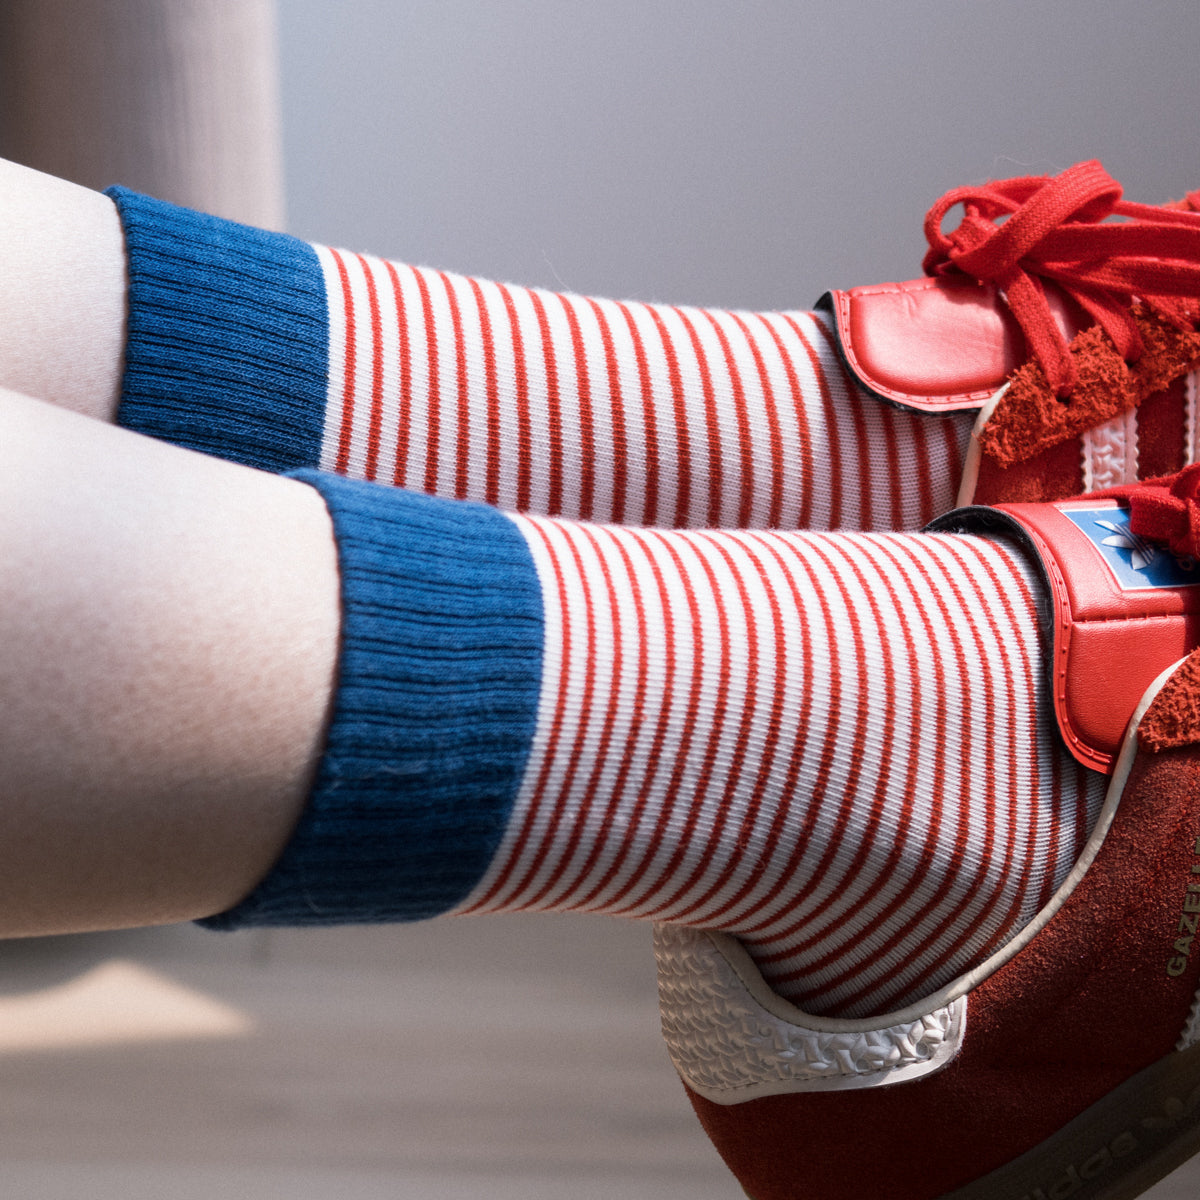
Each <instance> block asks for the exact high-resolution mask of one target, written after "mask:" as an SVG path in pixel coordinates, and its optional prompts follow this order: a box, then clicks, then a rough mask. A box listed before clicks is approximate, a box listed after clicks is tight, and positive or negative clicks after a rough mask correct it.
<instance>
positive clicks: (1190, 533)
mask: <svg viewBox="0 0 1200 1200" xmlns="http://www.w3.org/2000/svg"><path fill="white" fill-rule="evenodd" d="M1093 495H1095V496H1102V497H1105V498H1111V499H1114V500H1124V501H1125V502H1126V503H1127V504H1128V505H1129V528H1130V529H1132V530H1133V532H1134V533H1136V534H1137V535H1138V536H1139V537H1144V538H1149V539H1150V540H1151V541H1155V542H1163V543H1165V544H1166V546H1167V549H1169V550H1170V551H1171V553H1172V554H1175V555H1177V556H1178V557H1180V558H1194V559H1196V560H1198V561H1200V463H1193V464H1192V465H1191V466H1190V467H1184V469H1183V470H1182V471H1179V472H1178V473H1177V474H1175V475H1166V476H1164V477H1163V478H1161V479H1146V480H1143V481H1142V482H1141V483H1131V484H1127V485H1126V486H1125V487H1115V488H1108V489H1107V490H1106V491H1102V492H1094V493H1093Z"/></svg>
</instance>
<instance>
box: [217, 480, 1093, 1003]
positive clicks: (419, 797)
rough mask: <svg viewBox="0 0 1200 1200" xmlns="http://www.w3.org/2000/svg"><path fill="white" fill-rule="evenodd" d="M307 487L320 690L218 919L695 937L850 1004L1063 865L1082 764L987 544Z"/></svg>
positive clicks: (964, 954)
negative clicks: (325, 643) (567, 916)
mask: <svg viewBox="0 0 1200 1200" xmlns="http://www.w3.org/2000/svg"><path fill="white" fill-rule="evenodd" d="M304 477H305V478H307V479H309V481H310V482H312V483H314V484H315V485H316V486H319V487H320V488H321V490H322V492H323V493H324V495H325V497H326V499H327V502H328V503H329V505H330V508H331V511H332V512H333V514H334V521H335V527H336V528H337V529H338V535H339V540H340V553H341V561H342V571H343V580H344V584H343V593H344V605H343V606H344V612H345V624H344V629H343V638H344V646H345V650H344V657H343V666H342V672H343V676H342V682H341V685H340V689H341V690H340V692H339V700H338V711H337V713H335V717H334V722H333V729H332V731H331V734H330V749H329V751H328V753H327V756H326V762H325V763H324V764H323V767H322V777H321V781H320V782H319V783H318V786H317V789H316V792H315V793H314V798H313V802H312V805H311V807H310V809H309V813H308V815H307V816H306V818H305V820H304V821H303V822H302V824H301V829H300V832H299V833H298V834H297V838H296V839H295V841H294V843H293V848H290V849H289V851H288V852H287V853H285V856H284V861H283V864H282V865H281V866H280V867H279V868H277V869H276V872H275V875H274V876H273V877H270V878H269V879H268V881H267V882H266V883H265V884H264V885H262V887H261V888H260V890H259V892H258V893H255V894H254V895H252V896H251V897H250V898H249V899H248V900H247V901H246V902H244V904H243V905H242V906H240V908H239V909H238V910H235V911H234V913H233V914H230V915H228V916H227V917H226V918H222V919H221V920H222V921H224V922H225V923H226V924H228V923H233V924H237V923H242V922H245V921H257V920H262V919H264V917H263V913H266V914H268V917H267V918H266V919H273V920H287V921H294V920H363V919H368V918H371V919H397V918H402V917H405V916H423V915H429V914H431V913H432V912H436V911H452V912H456V913H464V914H465V913H485V912H514V911H529V910H546V911H549V910H555V911H563V910H574V911H588V912H603V913H611V914H614V915H620V916H626V917H634V918H645V919H655V920H662V921H670V922H677V923H681V924H690V925H695V926H700V927H709V928H720V929H724V930H727V931H729V932H732V933H735V934H737V935H738V936H739V937H740V938H742V939H743V941H744V942H745V944H746V945H747V947H748V948H749V950H750V952H751V953H752V955H753V956H754V957H755V958H756V960H757V961H758V963H759V964H760V966H761V967H762V969H763V971H764V973H765V975H766V977H767V979H768V980H769V981H770V982H771V984H772V985H773V986H774V987H775V988H776V989H778V990H779V991H780V992H781V993H782V994H783V995H785V996H788V997H790V998H792V999H794V1000H796V1001H797V1002H798V1003H800V1004H801V1005H803V1006H805V1007H807V1008H809V1009H810V1010H812V1011H817V1012H835V1013H841V1014H848V1015H864V1014H868V1013H871V1012H878V1011H884V1010H887V1009H889V1008H894V1007H896V1006H897V1005H900V1004H903V1003H905V1002H906V1001H909V1000H913V999H916V998H919V997H921V996H923V995H926V994H928V993H929V992H931V991H932V990H934V989H935V988H936V987H937V986H939V985H940V984H942V983H944V982H946V981H948V980H949V979H951V978H953V977H954V976H956V975H957V974H959V973H960V972H962V971H963V970H965V969H967V968H968V967H969V966H971V965H972V964H974V963H976V962H978V961H979V960H980V959H981V958H982V957H984V956H986V955H987V954H989V953H991V952H993V951H994V950H996V949H997V948H999V947H1000V946H1001V945H1003V944H1004V943H1005V942H1006V941H1007V940H1008V939H1010V938H1011V937H1013V936H1014V935H1015V934H1016V933H1017V932H1018V931H1019V930H1020V929H1021V927H1022V926H1023V925H1024V924H1025V923H1026V922H1027V921H1028V920H1029V918H1030V917H1031V916H1032V915H1033V914H1034V913H1035V912H1036V911H1037V910H1038V909H1039V908H1041V907H1042V906H1043V905H1044V904H1045V902H1046V900H1047V899H1048V897H1049V895H1050V893H1051V891H1052V889H1053V888H1054V887H1055V886H1057V884H1058V883H1059V882H1060V881H1061V880H1062V879H1063V878H1064V876H1065V874H1066V873H1067V872H1068V871H1069V869H1070V867H1071V866H1072V865H1073V863H1074V862H1075V860H1076V858H1077V857H1078V854H1079V852H1080V849H1081V846H1082V843H1083V840H1084V839H1085V837H1086V835H1087V832H1088V830H1089V828H1090V825H1091V823H1092V821H1093V818H1094V815H1095V813H1096V811H1097V809H1098V806H1099V803H1100V800H1101V796H1102V791H1103V780H1102V779H1101V778H1100V777H1099V776H1096V775H1093V774H1090V773H1088V772H1085V771H1084V770H1083V769H1082V768H1080V767H1078V766H1076V764H1075V762H1074V760H1073V759H1072V758H1071V757H1070V756H1069V754H1068V753H1067V752H1066V750H1065V749H1064V747H1063V746H1062V744H1061V742H1060V741H1059V740H1058V737H1057V734H1056V732H1055V727H1054V723H1053V718H1052V716H1051V713H1050V705H1049V697H1048V695H1047V689H1046V684H1045V681H1044V680H1043V671H1042V669H1041V663H1042V649H1043V647H1042V634H1041V630H1040V627H1039V621H1038V615H1037V606H1036V602H1035V601H1036V594H1037V589H1038V588H1039V587H1040V586H1041V585H1040V583H1038V581H1037V580H1036V579H1035V577H1034V575H1033V572H1032V570H1031V568H1030V567H1029V566H1028V565H1027V564H1026V563H1025V561H1024V559H1023V558H1022V556H1021V555H1020V554H1019V553H1018V552H1016V551H1015V550H1013V549H1011V548H1009V547H1008V546H1007V545H1006V544H1005V543H1003V542H999V541H990V540H986V539H980V538H974V537H966V536H951V535H911V534H910V535H904V534H800V533H764V532H741V533H737V532H734V533H721V532H686V531H675V532H666V531H655V530H632V529H622V528H617V527H600V526H594V525H585V524H578V523H572V522H567V521H558V520H553V519H550V518H528V517H514V518H507V517H504V516H502V515H501V514H499V513H498V512H496V511H495V510H493V509H489V508H487V507H481V506H476V505H463V504H449V503H446V502H442V501H435V500H430V499H428V498H425V497H421V496H416V495H413V494H411V493H407V492H403V491H395V490H390V489H385V488H373V487H369V486H364V485H361V484H352V483H348V482H345V481H342V480H338V479H337V478H336V477H334V476H317V475H314V474H306V475H305V476H304ZM484 579H486V580H488V581H489V583H488V586H486V587H482V586H480V585H481V581H483V580H484ZM497 748H498V749H497ZM360 778H361V779H365V780H367V784H365V785H364V787H365V788H366V790H365V791H362V792H360V791H358V790H356V788H357V783H356V782H355V781H357V780H359V779H360ZM480 788H482V789H483V791H482V793H481V794H484V795H486V797H487V799H486V803H484V802H479V803H477V802H476V800H474V799H471V797H472V796H475V795H476V793H478V792H479V789H480ZM372 789H374V790H372ZM472 789H475V790H474V791H473V790H472ZM489 789H490V790H489ZM393 824H395V825H396V829H397V830H398V831H399V832H394V831H393V828H392V826H393ZM339 831H343V832H339ZM335 833H336V835H337V836H336V837H334V834H335ZM331 842H332V843H335V844H336V845H337V846H339V847H344V849H342V850H338V852H337V854H336V855H333V859H335V860H336V863H335V866H337V867H338V868H339V869H333V870H330V869H327V867H328V863H329V861H330V860H331V855H330V852H329V851H328V848H327V847H328V845H329V844H330V843H331ZM393 847H394V849H393ZM464 860H469V864H470V865H469V867H466V868H463V867H462V862H463V861H464ZM397 863H400V864H402V865H400V866H398V865H396V864H397ZM448 864H449V866H453V867H454V868H455V871H456V872H457V873H456V874H454V881H453V886H447V887H443V886H442V884H441V882H440V880H441V879H442V877H443V875H444V874H445V873H446V871H447V870H449V866H448ZM377 877H378V878H377ZM272 880H274V882H272ZM280 881H283V882H282V883H280ZM431 888H433V892H432V893H431V892H430V889H431ZM323 889H324V890H323ZM414 889H416V890H417V895H418V899H417V900H413V899H412V898H411V895H410V894H411V893H413V892H414ZM343 893H344V895H343ZM434 893H436V894H434Z"/></svg>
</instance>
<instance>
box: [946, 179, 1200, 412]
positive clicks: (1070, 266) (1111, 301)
mask: <svg viewBox="0 0 1200 1200" xmlns="http://www.w3.org/2000/svg"><path fill="white" fill-rule="evenodd" d="M959 204H961V205H962V207H963V210H964V213H963V218H962V221H961V223H960V224H959V226H958V228H957V229H955V230H954V231H953V232H952V233H949V234H946V233H943V231H942V222H943V221H944V220H945V217H946V215H947V213H949V211H950V210H951V209H952V208H954V207H955V205H959ZM1113 217H1116V218H1123V219H1121V220H1116V221H1114V220H1110V219H1109V218H1113ZM925 237H926V239H927V240H928V242H929V251H928V253H927V254H926V255H925V261H924V270H925V273H926V274H927V275H947V274H954V273H957V272H961V273H964V274H966V275H969V276H971V277H972V278H974V279H977V280H979V281H981V282H984V283H991V284H994V285H995V286H996V287H997V288H998V289H999V290H1000V292H1001V294H1002V295H1003V297H1004V299H1005V302H1006V303H1007V305H1008V307H1009V309H1010V310H1011V312H1012V314H1013V316H1014V317H1015V318H1016V320H1017V322H1018V323H1019V324H1020V326H1021V329H1022V331H1023V332H1024V334H1025V337H1026V340H1027V342H1028V346H1029V349H1030V352H1031V353H1032V355H1033V357H1034V358H1035V359H1036V361H1037V363H1038V364H1039V365H1040V366H1041V368H1042V371H1043V372H1044V374H1045V377H1046V382H1047V383H1048V384H1049V385H1050V387H1051V388H1052V389H1053V391H1054V392H1055V393H1056V394H1057V395H1058V396H1059V397H1060V398H1065V397H1067V396H1069V395H1070V394H1071V392H1072V390H1073V389H1074V387H1075V384H1076V380H1077V371H1076V365H1075V362H1074V360H1073V358H1072V356H1071V353H1070V349H1069V347H1068V344H1067V341H1066V339H1065V337H1064V336H1063V334H1062V331H1061V330H1060V329H1059V327H1058V325H1057V324H1056V323H1055V321H1054V318H1053V316H1052V315H1051V310H1050V306H1049V304H1048V303H1047V300H1046V294H1045V291H1044V286H1043V281H1050V282H1052V283H1053V284H1055V285H1056V286H1057V287H1058V288H1060V289H1061V290H1062V291H1063V292H1066V293H1067V294H1068V295H1069V296H1071V297H1072V298H1073V299H1074V300H1075V301H1076V302H1077V303H1078V304H1079V305H1080V306H1081V307H1082V308H1083V309H1084V310H1085V311H1086V312H1087V313H1088V314H1089V315H1090V316H1091V317H1092V318H1093V319H1094V321H1095V322H1096V324H1098V325H1099V326H1100V327H1101V328H1102V329H1103V330H1104V332H1105V333H1107V334H1108V336H1109V337H1110V338H1111V339H1112V341H1113V344H1114V345H1115V347H1116V349H1117V352H1118V353H1119V354H1120V355H1121V357H1122V358H1124V359H1125V361H1126V362H1129V363H1131V362H1136V361H1137V360H1138V359H1139V358H1140V357H1141V355H1142V352H1143V349H1144V346H1143V341H1142V336H1141V333H1140V332H1139V329H1138V326H1137V323H1136V321H1135V320H1134V316H1133V313H1132V311H1131V306H1132V304H1133V302H1134V301H1135V300H1141V301H1143V302H1144V303H1146V304H1148V305H1149V306H1150V307H1152V308H1153V309H1154V310H1156V311H1157V312H1159V313H1160V314H1161V315H1162V316H1164V317H1165V318H1166V319H1167V320H1169V321H1170V322H1171V323H1172V324H1174V325H1176V326H1178V327H1179V328H1181V329H1183V328H1187V329H1191V328H1192V327H1193V326H1194V323H1195V321H1196V318H1197V314H1198V311H1200V306H1198V303H1197V301H1198V299H1200V191H1197V192H1192V193H1189V195H1188V197H1187V199H1186V200H1185V201H1182V202H1180V203H1179V204H1178V205H1173V206H1168V207H1162V208H1159V207H1155V206H1153V205H1149V204H1132V203H1129V202H1128V201H1125V200H1122V199H1121V185H1120V184H1119V183H1117V181H1116V180H1115V179H1113V178H1112V176H1111V175H1109V174H1108V172H1107V171H1105V170H1104V168H1103V167H1102V166H1101V165H1100V163H1098V162H1095V161H1092V162H1084V163H1078V164H1077V165H1075V166H1073V167H1071V168H1069V169H1068V170H1066V171H1064V172H1063V173H1062V174H1061V175H1057V176H1053V177H1046V176H1028V177H1024V178H1018V179H1005V180H1000V181H998V182H996V183H989V184H985V185H984V186H982V187H962V188H955V189H954V190H953V191H950V192H947V193H946V194H945V195H944V196H943V197H942V198H941V199H940V200H939V201H938V202H937V203H936V204H935V205H934V206H933V207H932V208H931V209H930V210H929V212H928V213H927V214H926V217H925Z"/></svg>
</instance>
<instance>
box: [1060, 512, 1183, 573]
mask: <svg viewBox="0 0 1200 1200" xmlns="http://www.w3.org/2000/svg"><path fill="white" fill-rule="evenodd" d="M1059 511H1060V512H1061V513H1062V514H1063V516H1064V517H1067V518H1069V519H1070V520H1071V521H1073V522H1074V523H1075V525H1077V526H1078V527H1079V529H1081V530H1082V531H1083V533H1084V534H1085V535H1086V537H1087V539H1088V541H1090V542H1091V543H1092V545H1093V546H1095V547H1096V550H1097V552H1098V553H1099V555H1100V557H1101V558H1102V559H1104V565H1105V566H1106V567H1108V569H1109V571H1111V572H1112V575H1113V578H1114V579H1115V580H1116V581H1117V586H1118V587H1119V588H1121V589H1122V591H1127V592H1128V591H1135V590H1139V589H1143V588H1178V587H1193V586H1195V585H1196V584H1198V583H1200V564H1198V563H1197V562H1196V560H1195V559H1194V558H1176V557H1175V555H1174V554H1172V553H1171V552H1170V551H1169V550H1168V549H1167V548H1166V546H1163V545H1160V544H1159V543H1158V542H1150V541H1147V540H1146V539H1145V538H1142V537H1138V535H1137V534H1136V533H1134V532H1133V530H1131V529H1130V528H1129V510H1128V509H1126V508H1073V509H1067V510H1064V509H1060V510H1059Z"/></svg>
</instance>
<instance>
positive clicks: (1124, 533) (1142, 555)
mask: <svg viewBox="0 0 1200 1200" xmlns="http://www.w3.org/2000/svg"><path fill="white" fill-rule="evenodd" d="M1096 524H1097V525H1099V526H1100V528H1101V529H1111V530H1112V536H1111V537H1106V538H1104V539H1103V540H1102V541H1101V542H1100V545H1102V546H1117V547H1119V548H1120V549H1122V550H1128V551H1129V565H1130V566H1131V567H1132V568H1133V569H1134V570H1135V571H1144V570H1145V569H1146V568H1147V567H1148V566H1150V564H1151V563H1153V562H1154V560H1155V559H1156V558H1157V557H1158V555H1159V554H1160V553H1161V550H1160V549H1159V547H1158V546H1156V545H1155V544H1154V543H1153V542H1148V541H1146V539H1145V538H1144V537H1140V536H1139V535H1138V534H1136V533H1134V532H1133V530H1132V529H1130V528H1129V527H1128V526H1126V527H1125V528H1124V529H1122V528H1121V527H1120V526H1119V525H1114V524H1113V523H1112V522H1111V521H1097V522H1096Z"/></svg>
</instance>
